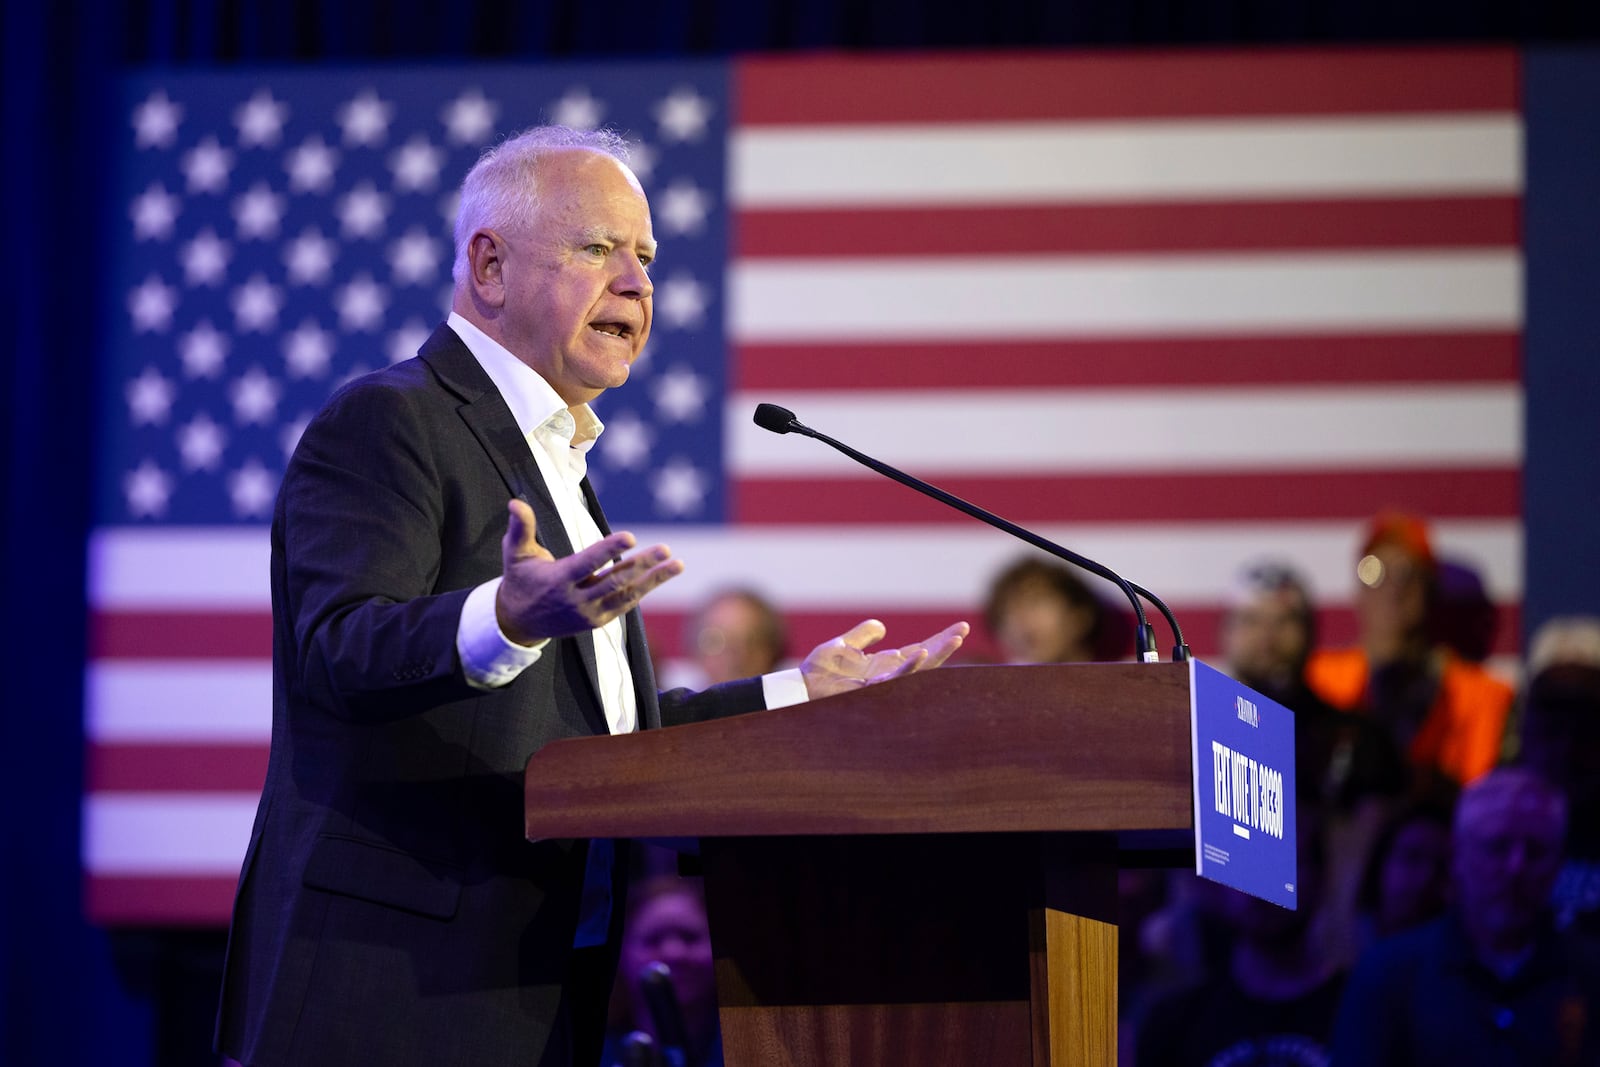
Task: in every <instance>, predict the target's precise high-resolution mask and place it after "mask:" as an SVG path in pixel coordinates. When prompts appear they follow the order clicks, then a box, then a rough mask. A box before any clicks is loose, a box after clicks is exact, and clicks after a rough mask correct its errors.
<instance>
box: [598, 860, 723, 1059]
mask: <svg viewBox="0 0 1600 1067" xmlns="http://www.w3.org/2000/svg"><path fill="white" fill-rule="evenodd" d="M653 963H661V964H665V965H666V967H667V970H668V972H669V973H670V977H671V987H672V993H673V997H674V999H675V1000H676V1007H677V1011H678V1014H679V1018H681V1020H682V1024H683V1036H684V1037H686V1039H687V1040H686V1045H687V1047H684V1048H677V1047H675V1044H674V1035H673V1033H672V1030H673V1029H675V1027H673V1026H668V1027H666V1028H663V1027H662V1026H660V1025H658V1019H657V1017H656V1014H655V1013H653V1012H652V1011H651V1007H650V1000H649V997H648V995H647V991H646V969H647V968H648V967H649V965H650V964H653ZM634 1031H643V1032H644V1033H646V1034H649V1035H650V1037H651V1038H652V1039H653V1042H654V1045H655V1048H656V1049H657V1050H658V1052H659V1053H660V1054H661V1059H662V1062H663V1063H664V1064H668V1065H674V1064H683V1065H686V1067H721V1064H722V1033H721V1030H720V1028H719V1027H718V1024H717V988H716V975H715V972H714V969H713V963H712V955H711V928H710V926H709V924H708V923H707V921H706V905H705V891H704V889H703V888H702V887H701V884H700V882H699V880H698V879H692V878H678V877H675V876H672V875H656V876H653V877H651V878H648V879H646V880H644V881H643V882H640V883H638V884H636V885H635V886H633V888H632V889H630V890H629V892H628V914H627V917H626V920H625V925H624V928H623V935H622V956H621V960H620V961H619V963H618V967H617V986H616V990H615V991H614V993H613V995H612V1008H611V1026H610V1029H609V1031H608V1035H607V1040H606V1050H605V1055H604V1057H603V1058H602V1060H601V1062H602V1063H603V1064H604V1065H605V1067H615V1065H616V1064H619V1063H622V1062H624V1056H623V1043H624V1041H625V1039H626V1038H627V1035H628V1034H630V1033H632V1032H634ZM675 1053H678V1054H681V1056H680V1055H675Z"/></svg>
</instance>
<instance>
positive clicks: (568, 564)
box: [494, 500, 683, 645]
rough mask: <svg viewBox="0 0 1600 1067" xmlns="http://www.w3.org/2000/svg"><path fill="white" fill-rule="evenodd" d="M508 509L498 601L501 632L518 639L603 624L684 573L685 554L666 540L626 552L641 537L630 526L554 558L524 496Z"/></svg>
mask: <svg viewBox="0 0 1600 1067" xmlns="http://www.w3.org/2000/svg"><path fill="white" fill-rule="evenodd" d="M507 511H508V512H509V515H510V517H509V519H508V521H507V522H506V533H505V537H503V538H501V541H500V560H501V564H502V574H503V577H502V580H501V582H500V590H499V592H498V593H496V594H495V602H494V609H495V617H496V619H498V620H499V623H500V630H501V632H502V633H504V634H505V635H506V637H508V638H510V639H511V640H512V641H515V642H517V643H518V644H522V645H531V644H533V643H534V642H535V641H540V640H543V639H545V638H550V637H567V636H569V635H571V634H578V633H584V632H586V631H588V630H593V629H595V628H596V627H600V626H604V625H605V624H606V623H608V622H610V621H611V620H612V619H615V618H616V617H617V616H619V615H623V614H625V613H627V612H629V611H632V610H633V608H634V607H635V606H637V605H638V603H639V601H641V600H643V599H644V597H645V594H646V593H648V592H650V591H651V590H652V589H654V588H656V587H657V586H659V585H660V584H661V583H662V582H665V581H666V580H667V579H669V578H674V577H676V576H677V575H679V574H682V573H683V561H682V560H676V559H673V558H672V551H671V549H669V548H667V546H666V545H652V546H651V547H650V548H645V549H641V550H639V551H638V552H635V553H634V554H633V555H631V556H626V555H624V553H625V552H627V551H628V550H629V549H631V548H633V546H634V544H635V543H636V542H635V540H634V536H633V535H632V534H631V533H628V532H626V531H619V532H617V533H614V534H611V535H609V536H607V537H604V538H602V539H601V540H599V541H596V542H595V543H594V544H592V545H590V546H589V547H588V548H586V549H584V550H583V551H581V552H574V553H573V554H572V555H570V556H566V557H564V558H562V559H556V558H555V557H554V556H552V555H551V554H550V553H549V551H548V550H547V549H546V548H545V547H544V546H543V545H541V544H540V543H539V542H538V540H537V538H536V534H537V532H538V529H537V520H535V519H534V517H533V509H532V508H530V507H529V506H528V504H527V502H526V501H522V500H512V501H511V503H510V504H509V505H508V506H507Z"/></svg>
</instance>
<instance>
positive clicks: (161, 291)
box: [128, 274, 178, 333]
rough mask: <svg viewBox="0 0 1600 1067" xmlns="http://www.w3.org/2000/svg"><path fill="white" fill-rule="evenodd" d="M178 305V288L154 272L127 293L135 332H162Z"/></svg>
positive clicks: (167, 325)
mask: <svg viewBox="0 0 1600 1067" xmlns="http://www.w3.org/2000/svg"><path fill="white" fill-rule="evenodd" d="M177 306H178V290H177V289H175V288H173V287H172V286H170V285H167V284H166V283H165V282H163V281H162V280H161V279H160V278H158V277H156V276H155V275H154V274H152V275H150V276H149V277H148V278H146V279H145V280H144V281H143V282H141V283H140V284H139V285H138V286H137V287H136V288H134V289H133V291H132V292H130V293H129V294H128V313H129V314H130V315H132V316H133V329H134V332H135V333H162V332H164V331H165V330H166V329H167V327H169V326H171V325H172V313H173V311H174V310H176V309H177Z"/></svg>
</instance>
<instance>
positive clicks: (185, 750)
mask: <svg viewBox="0 0 1600 1067" xmlns="http://www.w3.org/2000/svg"><path fill="white" fill-rule="evenodd" d="M86 762H87V766H86V767H85V769H84V781H85V789H86V790H87V791H89V792H94V793H105V792H152V793H189V792H230V793H259V792H260V791H261V787H262V785H263V784H264V783H265V782H266V780H267V745H266V743H265V742H262V743H260V744H247V745H239V744H222V743H220V742H218V743H209V744H207V743H195V742H188V743H179V744H161V743H153V742H142V743H139V744H103V743H91V744H90V745H89V749H88V753H87V759H86Z"/></svg>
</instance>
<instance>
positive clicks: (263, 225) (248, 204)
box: [233, 182, 284, 239]
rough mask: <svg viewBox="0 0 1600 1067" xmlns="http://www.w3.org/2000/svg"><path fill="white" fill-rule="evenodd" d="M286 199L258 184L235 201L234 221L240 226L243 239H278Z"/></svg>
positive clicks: (240, 234)
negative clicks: (279, 224)
mask: <svg viewBox="0 0 1600 1067" xmlns="http://www.w3.org/2000/svg"><path fill="white" fill-rule="evenodd" d="M283 209H284V198H283V197H282V196H280V195H278V194H277V193H275V192H273V191H272V190H271V189H269V188H268V187H267V184H266V183H265V182H256V183H255V184H254V185H252V186H251V187H250V191H249V192H247V193H245V194H244V195H243V196H240V197H237V198H235V200H234V201H233V220H234V222H236V223H238V225H239V236H240V237H242V238H246V239H248V238H252V237H255V238H261V239H265V238H268V237H276V236H277V235H278V223H279V221H280V220H282V218H283Z"/></svg>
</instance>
